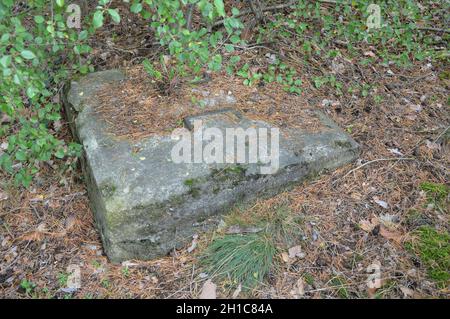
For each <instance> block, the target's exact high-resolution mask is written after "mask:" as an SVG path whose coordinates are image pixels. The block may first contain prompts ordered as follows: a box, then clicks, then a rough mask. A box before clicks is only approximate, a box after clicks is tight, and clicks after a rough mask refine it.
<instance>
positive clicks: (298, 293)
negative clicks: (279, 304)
mask: <svg viewBox="0 0 450 319" xmlns="http://www.w3.org/2000/svg"><path fill="white" fill-rule="evenodd" d="M291 295H293V296H294V297H296V298H300V297H302V296H304V295H305V282H304V281H303V278H300V279H299V280H297V283H296V284H295V286H294V288H293V289H292V290H291Z"/></svg>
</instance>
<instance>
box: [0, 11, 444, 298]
mask: <svg viewBox="0 0 450 319" xmlns="http://www.w3.org/2000/svg"><path fill="white" fill-rule="evenodd" d="M122 21H123V22H122V24H121V25H119V26H117V25H116V26H110V28H109V29H108V28H106V29H105V30H103V31H102V32H100V33H99V34H98V40H97V41H93V43H95V45H94V47H95V50H94V52H93V56H92V58H93V60H94V61H95V64H96V67H97V69H98V70H104V69H110V68H117V67H131V66H133V65H136V64H138V63H139V62H140V61H142V59H143V57H147V58H149V59H151V57H152V56H156V55H157V53H158V52H157V50H158V47H154V46H153V44H151V43H152V39H151V38H146V37H145V36H146V30H147V26H145V25H141V24H139V21H134V20H130V19H128V20H127V18H126V17H125V18H123V19H122ZM112 33H115V34H116V35H117V37H115V38H117V39H119V40H117V41H116V42H114V41H115V40H114V39H112V37H111V34H112ZM124 35H126V36H124ZM147 43H150V45H149V46H147ZM275 47H276V46H275ZM275 47H274V48H275ZM335 50H338V51H342V52H343V51H345V49H343V48H342V47H340V46H339V44H336V47H335ZM364 50H365V54H366V56H370V57H372V58H373V59H374V60H375V61H377V56H376V50H371V49H370V48H364ZM272 51H273V49H271V48H270V47H269V48H265V47H254V48H252V47H249V48H246V49H242V50H241V51H238V52H239V54H240V55H241V57H242V59H243V60H244V61H253V62H252V63H253V65H255V66H256V67H257V66H258V63H260V62H259V61H262V62H261V63H265V62H264V61H265V60H266V59H267V58H266V57H267V53H271V52H272ZM343 56H345V54H343ZM291 62H292V63H294V64H295V61H291ZM318 65H319V66H311V67H308V66H307V65H306V66H305V65H304V64H297V65H295V66H296V67H297V70H298V72H299V74H300V75H301V79H302V83H303V84H302V93H301V94H300V96H298V99H299V100H301V101H303V103H299V107H303V105H305V104H307V105H308V106H309V107H313V108H317V109H319V110H322V111H323V112H325V113H326V114H328V115H329V116H330V117H331V118H332V119H333V120H334V121H336V122H337V123H338V124H339V125H340V126H341V127H342V128H343V129H345V130H346V131H347V132H348V133H349V134H350V135H351V136H352V137H353V138H354V139H355V140H356V141H357V142H358V143H359V144H360V146H361V155H360V157H359V159H358V160H357V161H356V162H355V163H352V164H349V165H347V166H345V167H342V168H340V169H338V170H336V171H333V172H329V173H326V174H323V175H321V176H320V177H317V178H315V179H314V180H313V181H309V182H307V183H304V184H302V185H299V186H296V187H295V188H293V189H291V190H289V191H286V192H283V193H281V194H279V195H277V196H275V197H273V198H270V199H265V200H260V201H258V202H256V203H255V204H254V205H252V206H251V207H249V208H246V209H245V210H243V211H241V212H240V214H242V215H243V216H255V215H264V214H270V213H271V212H273V211H277V210H279V209H284V210H287V211H288V212H289V214H292V215H294V216H298V217H299V218H300V219H301V224H300V227H301V231H302V238H301V242H300V244H299V245H300V246H301V254H297V256H291V257H289V256H288V257H286V254H287V253H288V248H290V247H286V249H285V250H283V249H284V248H283V249H280V250H279V251H278V252H277V253H276V255H275V259H276V265H277V266H276V267H273V268H272V269H271V271H270V274H269V276H268V278H267V279H266V280H264V281H263V282H262V283H261V284H260V285H259V286H257V287H256V288H254V289H250V290H247V291H245V290H244V291H242V292H240V293H238V291H236V290H235V289H231V288H230V286H229V285H227V283H226V282H223V281H217V282H216V284H217V285H218V288H217V289H218V290H217V294H218V297H228V298H230V297H232V296H233V294H234V295H235V296H236V295H237V297H238V298H240V297H255V298H367V297H376V298H430V297H438V298H448V297H450V291H449V283H448V280H447V281H446V279H445V278H448V277H445V273H447V274H448V272H449V268H448V265H449V261H448V260H449V258H450V257H449V256H450V255H449V248H448V245H449V238H448V232H449V231H450V226H449V210H448V186H445V185H448V181H449V178H448V177H449V176H448V167H449V164H450V153H449V136H450V133H449V122H450V114H449V104H448V93H449V91H448V86H449V79H448V64H447V62H443V61H442V62H434V61H433V62H431V61H429V60H426V59H425V60H423V61H421V62H414V63H413V64H412V65H410V66H408V67H405V68H401V67H398V66H396V65H395V64H388V65H386V64H383V63H381V62H380V63H376V62H375V63H372V64H370V65H367V66H365V65H361V64H360V63H358V61H355V60H352V59H350V58H344V57H341V58H331V57H330V58H324V59H323V60H322V61H320V63H319V64H318ZM318 67H319V68H320V69H322V70H324V71H325V72H328V73H333V74H334V75H335V76H336V78H338V79H340V80H341V81H343V82H351V81H361V82H364V83H376V88H375V89H374V90H372V91H370V93H369V94H367V95H366V94H351V93H347V92H344V93H343V94H336V90H335V89H334V88H332V87H330V86H327V85H323V86H321V87H319V88H317V86H315V85H314V81H313V78H314V77H315V75H317V72H318V71H317V68H318ZM445 74H447V75H445ZM212 77H213V78H214V80H219V81H220V77H219V75H214V74H212ZM265 89H266V88H265V87H264V86H255V87H254V90H255V91H257V92H261V93H263V92H264V90H265ZM58 134H59V135H60V136H61V137H63V138H65V139H66V140H68V141H69V140H72V139H73V137H72V135H71V133H70V130H69V127H68V124H67V123H61V128H60V131H59V133H58ZM65 164H66V165H62V166H63V167H65V169H62V168H61V165H52V163H49V164H48V165H47V166H46V167H45V168H43V169H42V171H41V172H40V173H39V174H38V176H37V177H36V178H35V180H34V182H33V184H32V186H31V187H30V188H29V189H27V190H24V189H20V190H18V189H15V188H13V187H10V188H5V187H4V185H2V186H1V187H3V188H0V227H1V232H0V257H1V259H0V296H2V297H8V298H11V297H16V298H197V297H198V296H199V294H200V292H201V288H202V285H203V282H204V281H205V279H204V276H203V275H202V272H203V270H202V269H201V268H199V264H198V257H199V256H200V255H201V254H202V252H203V251H204V250H205V249H206V247H207V246H208V244H209V243H210V242H211V240H212V238H213V237H214V235H215V234H213V233H208V234H199V238H198V245H197V247H196V248H195V249H194V250H193V251H190V252H188V249H187V248H188V247H186V248H184V249H180V250H178V251H174V252H172V253H171V254H170V255H169V256H167V257H164V258H160V259H157V260H153V261H148V262H142V261H130V262H127V263H124V264H122V265H114V264H111V263H110V262H108V260H107V258H106V256H105V255H104V254H103V252H102V244H101V241H100V238H99V235H98V232H97V230H96V228H95V225H94V220H93V215H92V212H91V209H90V208H89V203H88V202H89V200H88V196H87V192H86V188H85V185H84V183H83V179H82V173H81V170H80V169H79V168H77V169H71V168H70V164H71V163H70V162H67V163H65ZM2 177H4V179H5V180H6V179H7V176H2ZM445 236H447V237H445ZM435 242H437V243H438V244H437V246H438V248H435V247H436V246H433V245H434V243H435ZM428 244H429V245H430V246H426V245H428ZM439 249H440V250H439ZM427 254H432V256H431V257H432V258H431V259H430V256H429V255H427ZM433 258H435V259H433ZM438 258H442V259H443V260H444V261H443V263H440V261H439V260H438ZM71 265H72V266H73V265H75V266H77V267H79V268H80V270H81V288H79V289H77V290H76V291H68V290H65V289H64V287H65V286H66V284H67V280H68V272H67V269H68V267H69V266H71ZM439 267H441V268H439ZM442 267H443V268H442ZM446 267H447V268H446ZM368 268H369V270H368ZM375 268H376V269H379V274H380V280H381V282H380V285H378V286H376V287H372V286H370V285H368V283H367V282H368V279H369V278H370V275H371V270H370V269H372V271H373V270H374V269H375ZM433 270H440V271H441V272H443V273H444V275H443V277H441V279H439V278H438V279H437V280H436V276H434V277H433V274H434V273H433ZM441 275H442V274H441ZM442 278H444V281H442ZM439 280H440V281H439Z"/></svg>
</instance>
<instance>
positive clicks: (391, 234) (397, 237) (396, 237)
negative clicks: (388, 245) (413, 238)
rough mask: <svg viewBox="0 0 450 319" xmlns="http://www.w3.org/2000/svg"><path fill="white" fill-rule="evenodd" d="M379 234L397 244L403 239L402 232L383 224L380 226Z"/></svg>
mask: <svg viewBox="0 0 450 319" xmlns="http://www.w3.org/2000/svg"><path fill="white" fill-rule="evenodd" d="M380 235H381V236H383V237H384V238H386V239H390V240H393V241H395V242H396V243H398V244H400V243H401V242H402V240H403V234H401V233H399V232H398V231H395V230H389V229H387V228H386V227H385V226H383V225H381V227H380Z"/></svg>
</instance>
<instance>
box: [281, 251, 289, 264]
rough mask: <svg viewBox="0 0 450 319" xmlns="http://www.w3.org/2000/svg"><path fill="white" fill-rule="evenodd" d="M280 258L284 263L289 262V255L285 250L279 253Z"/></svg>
mask: <svg viewBox="0 0 450 319" xmlns="http://www.w3.org/2000/svg"><path fill="white" fill-rule="evenodd" d="M281 259H283V261H284V262H285V263H288V262H289V255H288V254H287V253H286V252H282V253H281Z"/></svg>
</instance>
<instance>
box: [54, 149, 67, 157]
mask: <svg viewBox="0 0 450 319" xmlns="http://www.w3.org/2000/svg"><path fill="white" fill-rule="evenodd" d="M64 155H65V152H64V149H62V148H60V149H59V150H57V151H56V152H55V156H56V157H57V158H59V159H61V158H63V157H64Z"/></svg>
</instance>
